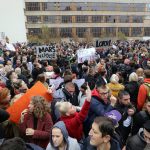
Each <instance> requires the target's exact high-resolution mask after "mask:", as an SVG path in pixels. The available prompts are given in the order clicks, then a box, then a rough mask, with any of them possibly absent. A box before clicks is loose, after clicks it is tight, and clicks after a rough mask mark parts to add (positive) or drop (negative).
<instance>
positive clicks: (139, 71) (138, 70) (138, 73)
mask: <svg viewBox="0 0 150 150" xmlns="http://www.w3.org/2000/svg"><path fill="white" fill-rule="evenodd" d="M136 74H137V75H138V76H142V77H143V76H144V70H143V69H142V68H138V69H137V70H136Z"/></svg>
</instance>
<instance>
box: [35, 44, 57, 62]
mask: <svg viewBox="0 0 150 150" xmlns="http://www.w3.org/2000/svg"><path fill="white" fill-rule="evenodd" d="M36 55H37V57H38V58H39V60H49V59H56V57H57V55H56V49H55V46H53V45H50V46H45V45H43V46H36Z"/></svg>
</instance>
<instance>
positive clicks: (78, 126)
mask: <svg viewBox="0 0 150 150" xmlns="http://www.w3.org/2000/svg"><path fill="white" fill-rule="evenodd" d="M89 107H90V102H88V101H85V102H84V105H83V107H82V109H81V111H80V112H79V113H77V112H76V113H75V114H74V115H71V116H61V118H60V120H61V121H63V122H64V123H65V125H66V128H67V131H68V133H69V136H71V137H73V138H76V139H77V140H78V141H80V140H81V138H82V136H83V121H84V120H85V118H86V116H87V114H88V110H89Z"/></svg>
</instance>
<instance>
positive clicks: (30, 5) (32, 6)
mask: <svg viewBox="0 0 150 150" xmlns="http://www.w3.org/2000/svg"><path fill="white" fill-rule="evenodd" d="M25 4H26V10H27V11H39V10H40V3H38V2H26V3H25Z"/></svg>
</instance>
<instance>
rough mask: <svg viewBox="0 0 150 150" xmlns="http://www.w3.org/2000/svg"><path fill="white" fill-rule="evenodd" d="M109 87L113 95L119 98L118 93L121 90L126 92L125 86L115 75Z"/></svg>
mask: <svg viewBox="0 0 150 150" xmlns="http://www.w3.org/2000/svg"><path fill="white" fill-rule="evenodd" d="M107 86H108V87H109V89H110V91H111V94H112V95H113V96H115V97H116V98H117V97H118V93H119V91H121V90H124V86H123V85H122V84H120V83H119V77H118V76H117V75H116V74H113V75H112V76H111V78H110V83H108V84H107Z"/></svg>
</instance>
